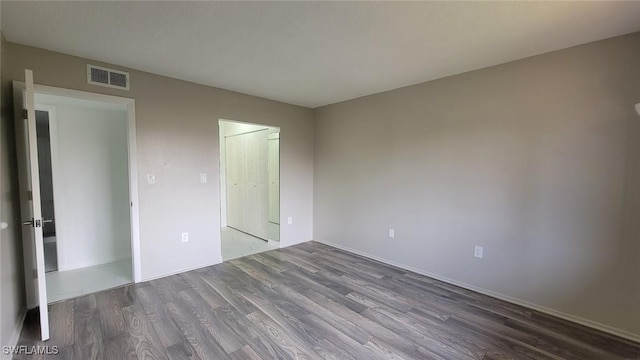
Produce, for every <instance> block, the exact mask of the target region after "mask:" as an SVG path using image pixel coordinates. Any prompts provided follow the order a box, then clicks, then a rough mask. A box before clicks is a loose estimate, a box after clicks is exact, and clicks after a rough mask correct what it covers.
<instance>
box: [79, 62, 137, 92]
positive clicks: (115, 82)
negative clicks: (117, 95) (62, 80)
mask: <svg viewBox="0 0 640 360" xmlns="http://www.w3.org/2000/svg"><path fill="white" fill-rule="evenodd" d="M87 82H88V83H89V84H91V85H99V86H106V87H110V88H115V89H120V90H129V73H128V72H124V71H118V70H113V69H107V68H103V67H100V66H95V65H87Z"/></svg>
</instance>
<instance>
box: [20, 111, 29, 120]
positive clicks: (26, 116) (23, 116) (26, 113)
mask: <svg viewBox="0 0 640 360" xmlns="http://www.w3.org/2000/svg"><path fill="white" fill-rule="evenodd" d="M22 118H23V119H25V120H27V119H28V118H29V111H27V109H22Z"/></svg>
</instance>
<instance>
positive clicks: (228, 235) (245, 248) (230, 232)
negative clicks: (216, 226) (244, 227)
mask: <svg viewBox="0 0 640 360" xmlns="http://www.w3.org/2000/svg"><path fill="white" fill-rule="evenodd" d="M278 247H279V244H278V243H275V244H274V243H273V242H271V243H268V242H266V241H264V240H262V239H259V238H257V237H254V236H251V235H249V234H246V233H243V232H241V231H238V230H236V229H234V228H230V227H224V228H222V259H223V260H224V261H227V260H231V259H236V258H239V257H242V256H247V255H252V254H257V253H260V252H263V251H268V250H273V249H277V248H278Z"/></svg>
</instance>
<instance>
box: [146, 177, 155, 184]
mask: <svg viewBox="0 0 640 360" xmlns="http://www.w3.org/2000/svg"><path fill="white" fill-rule="evenodd" d="M155 183H156V176H155V175H153V174H147V184H149V185H152V184H155Z"/></svg>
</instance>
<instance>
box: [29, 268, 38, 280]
mask: <svg viewBox="0 0 640 360" xmlns="http://www.w3.org/2000/svg"><path fill="white" fill-rule="evenodd" d="M31 274H32V275H33V278H34V279H37V278H38V269H31Z"/></svg>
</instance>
